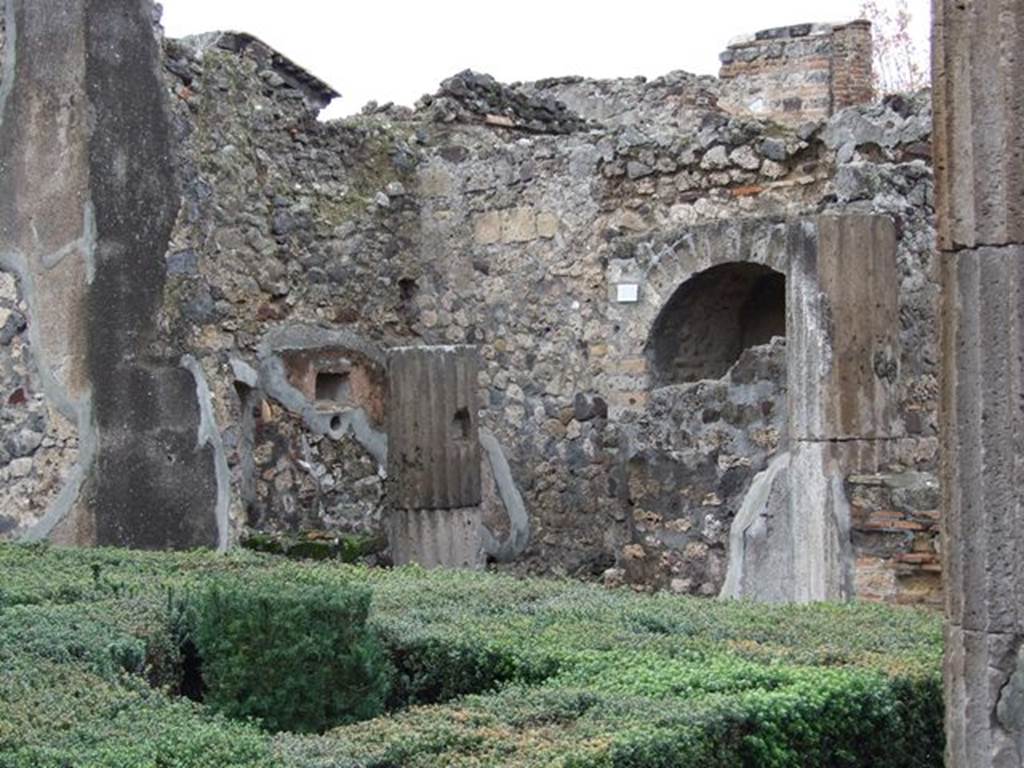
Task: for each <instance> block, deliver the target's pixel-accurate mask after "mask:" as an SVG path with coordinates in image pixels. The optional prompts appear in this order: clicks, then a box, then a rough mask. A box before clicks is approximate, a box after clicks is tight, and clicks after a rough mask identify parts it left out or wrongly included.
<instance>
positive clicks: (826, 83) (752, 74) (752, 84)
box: [720, 21, 873, 126]
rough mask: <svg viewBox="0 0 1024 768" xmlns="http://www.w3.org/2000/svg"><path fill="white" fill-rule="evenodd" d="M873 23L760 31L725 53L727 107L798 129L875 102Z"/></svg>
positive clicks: (724, 102) (805, 25) (723, 103)
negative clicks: (840, 112)
mask: <svg viewBox="0 0 1024 768" xmlns="http://www.w3.org/2000/svg"><path fill="white" fill-rule="evenodd" d="M871 59H872V44H871V23H870V22H868V21H854V22H850V23H849V24H799V25H796V26H790V27H777V28H775V29H767V30H764V31H763V32H758V33H757V34H756V35H754V36H753V37H751V38H743V39H740V40H737V41H735V42H733V43H731V44H730V45H729V47H728V48H727V49H726V50H725V52H724V53H722V55H721V61H722V68H721V73H720V77H721V79H722V85H723V88H722V92H723V98H722V101H721V105H722V106H723V107H724V108H725V109H729V110H733V111H737V112H741V113H743V112H746V113H749V114H753V115H755V116H757V117H759V118H762V119H765V120H775V121H777V122H780V123H783V124H785V125H793V126H797V125H799V124H800V123H801V122H803V121H805V120H820V119H823V118H827V117H829V116H830V115H833V114H834V113H836V112H837V111H839V110H841V109H844V108H846V107H850V106H854V105H856V104H865V103H868V102H870V101H871V99H872V94H873V85H872V76H871Z"/></svg>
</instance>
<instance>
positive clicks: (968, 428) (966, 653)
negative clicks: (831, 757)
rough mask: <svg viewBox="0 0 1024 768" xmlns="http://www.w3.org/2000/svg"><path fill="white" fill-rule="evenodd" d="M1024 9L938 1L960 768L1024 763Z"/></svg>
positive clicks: (946, 507)
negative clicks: (1023, 644)
mask: <svg viewBox="0 0 1024 768" xmlns="http://www.w3.org/2000/svg"><path fill="white" fill-rule="evenodd" d="M1022 35H1024V5H1021V3H1020V1H1019V0H971V1H969V2H964V0H934V46H933V57H934V69H933V78H934V97H935V134H934V135H935V159H936V166H935V172H936V182H937V208H938V213H939V244H940V247H941V249H942V252H943V296H944V306H943V398H942V404H943V422H942V428H943V450H944V454H943V495H944V499H943V513H944V514H943V518H944V520H943V526H944V555H945V561H946V562H945V569H944V570H945V573H946V596H947V597H946V613H947V629H946V660H945V698H946V735H947V748H946V756H947V765H948V766H951V767H952V768H964V767H966V766H970V767H971V768H983V767H984V768H989V767H990V766H1020V765H1022V758H1024V658H1022V656H1021V641H1022V639H1024V511H1022V509H1021V500H1022V495H1024V490H1022V483H1024V445H1022V440H1024V413H1022V405H1024V403H1022V395H1024V387H1022V374H1024V344H1022V330H1024V301H1022V299H1024V296H1022V286H1024V265H1022V260H1024V215H1022V213H1024V210H1022V209H1024V37H1022Z"/></svg>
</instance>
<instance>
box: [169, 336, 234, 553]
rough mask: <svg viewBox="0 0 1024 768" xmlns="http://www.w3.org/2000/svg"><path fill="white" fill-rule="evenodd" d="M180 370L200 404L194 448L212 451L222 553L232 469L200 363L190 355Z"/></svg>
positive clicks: (219, 545)
mask: <svg viewBox="0 0 1024 768" xmlns="http://www.w3.org/2000/svg"><path fill="white" fill-rule="evenodd" d="M181 367H182V368H184V369H185V370H187V371H188V372H189V373H191V374H192V377H193V378H194V379H195V381H196V401H197V402H198V404H199V429H198V434H197V436H196V448H197V449H199V448H203V447H205V446H209V447H210V448H211V449H213V462H214V471H215V474H216V479H217V506H216V507H215V509H214V514H215V515H216V517H217V549H218V550H219V551H221V552H224V551H226V550H227V548H228V509H229V507H230V506H231V470H230V469H229V468H228V460H227V456H226V455H225V453H224V442H223V440H222V439H221V435H220V429H218V428H217V418H216V416H214V413H213V396H212V395H211V394H210V388H209V386H208V385H207V383H206V376H205V375H204V374H203V369H202V367H201V366H200V365H199V361H198V360H196V359H195V358H194V357H192V355H185V356H184V357H182V358H181Z"/></svg>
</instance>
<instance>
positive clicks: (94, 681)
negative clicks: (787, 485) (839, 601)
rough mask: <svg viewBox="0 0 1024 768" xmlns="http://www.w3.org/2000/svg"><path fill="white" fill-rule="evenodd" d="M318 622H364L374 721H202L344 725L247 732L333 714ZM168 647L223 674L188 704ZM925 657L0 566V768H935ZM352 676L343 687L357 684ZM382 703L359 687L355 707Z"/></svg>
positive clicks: (72, 564)
mask: <svg viewBox="0 0 1024 768" xmlns="http://www.w3.org/2000/svg"><path fill="white" fill-rule="evenodd" d="M371 592H372V600H370V594H371ZM182 604H184V605H185V606H186V607H187V610H186V611H185V612H184V613H182V611H181V608H180V606H181V605H182ZM367 606H369V608H368V612H367ZM261 611H263V612H265V619H260V618H259V617H260V616H261V613H260V612H261ZM341 614H344V615H346V616H350V617H352V621H351V622H348V623H352V624H353V626H355V625H359V624H361V619H363V618H365V619H366V626H367V627H368V628H369V630H372V632H373V633H375V634H376V635H377V636H378V637H379V638H380V639H381V642H382V644H383V647H384V653H385V655H386V656H387V657H388V658H389V659H390V662H391V664H393V665H394V668H395V677H394V680H393V684H392V687H391V691H390V695H389V698H388V706H389V707H390V709H391V711H390V712H389V713H387V714H386V715H382V716H379V717H376V718H374V719H371V720H367V721H363V722H354V723H352V724H349V725H345V726H343V727H339V728H335V729H333V730H329V731H327V732H326V733H325V734H323V735H314V734H305V735H304V734H300V733H288V732H280V733H272V732H271V731H270V730H268V729H267V728H266V727H261V726H260V724H259V723H258V722H256V721H253V720H245V719H240V718H238V717H227V716H226V714H225V712H227V711H230V712H231V713H232V714H233V715H240V714H254V715H257V716H261V717H263V718H264V722H265V725H266V726H271V727H273V728H280V727H291V728H294V729H296V730H297V729H299V728H310V729H313V730H319V728H321V727H324V726H325V725H326V724H327V723H329V722H330V721H331V719H332V718H334V717H337V718H339V719H344V718H355V717H360V716H362V715H364V714H367V711H362V712H357V711H356V709H355V708H351V707H350V708H346V705H345V704H342V705H339V706H337V708H336V709H335V714H333V715H330V716H329V717H328V716H324V717H323V718H322V719H319V720H317V721H316V723H315V724H313V720H311V718H314V717H316V716H318V715H319V714H320V712H321V710H320V709H318V710H317V711H316V712H315V713H313V714H309V713H307V712H303V713H302V714H301V716H300V717H299V720H296V721H290V722H288V723H285V722H280V721H279V722H274V721H272V720H271V715H268V714H267V713H268V711H270V710H272V711H273V712H283V711H287V710H288V709H289V706H290V705H289V704H288V703H287V702H288V701H291V700H294V699H296V698H298V699H299V700H300V701H301V696H302V695H303V694H305V695H306V697H307V698H308V699H309V700H315V701H317V702H319V703H320V704H321V705H323V704H324V703H325V702H331V701H334V699H332V696H334V695H337V696H339V697H340V699H339V700H341V701H342V702H344V701H345V700H346V699H345V693H344V691H346V690H348V691H350V690H351V682H352V677H351V676H350V675H349V674H348V672H340V673H338V674H337V676H332V675H331V674H326V675H324V677H323V679H322V680H320V681H318V682H317V681H314V682H312V683H311V682H308V678H307V677H306V675H307V674H308V673H309V671H310V670H315V669H319V666H318V664H317V663H316V661H320V660H321V659H322V658H326V657H325V654H327V651H326V650H325V648H326V647H327V646H331V647H339V644H341V645H342V646H344V645H345V643H347V642H350V641H352V637H353V635H351V634H350V635H348V636H346V637H344V638H342V639H338V638H337V637H336V636H335V638H334V639H332V640H330V641H328V642H324V643H321V642H319V641H318V640H315V639H310V638H311V636H315V637H321V638H325V637H328V636H331V635H332V633H333V632H335V631H336V630H337V627H338V617H339V615H341ZM270 615H275V616H278V617H279V620H273V621H271V620H269V618H266V617H269V616H270ZM199 617H203V618H202V619H201V620H200V618H199ZM202 622H205V624H204V623H202ZM183 627H184V628H185V629H188V628H191V629H192V631H193V633H194V637H195V639H196V641H197V645H200V646H203V648H204V649H205V650H204V651H203V652H202V653H201V655H202V656H203V657H204V662H206V663H207V664H208V665H210V666H209V667H208V668H207V669H205V670H204V675H210V674H214V676H216V675H219V674H220V673H219V672H218V673H215V672H214V670H215V669H217V668H218V666H219V665H221V664H223V665H224V669H225V670H226V673H225V675H224V677H223V678H221V679H222V680H224V681H227V682H225V683H224V687H223V689H222V693H218V694H217V695H216V696H214V694H213V687H212V686H211V688H210V690H209V691H208V692H207V702H206V703H205V704H201V705H200V704H195V703H192V702H190V701H187V700H185V699H182V698H181V697H179V696H176V695H175V694H176V690H177V686H178V685H179V683H180V679H179V678H180V672H181V668H182V661H183V659H182V658H181V654H180V646H179V642H178V641H179V640H180V633H181V632H182V628H183ZM261 634H262V636H264V637H267V636H269V637H271V638H273V641H272V642H271V643H270V644H269V646H268V645H267V644H266V643H259V642H256V641H255V640H254V638H255V637H257V636H260V635H261ZM356 634H358V633H356ZM229 636H230V637H232V638H233V639H232V641H231V642H227V638H228V637H229ZM221 642H223V643H224V644H223V646H220V645H218V643H221ZM357 644H358V643H357ZM270 646H273V647H274V648H276V650H270ZM941 653H942V644H941V623H940V621H939V618H938V617H936V616H934V615H932V614H929V613H926V612H922V611H918V610H910V609H895V608H888V607H884V606H878V605H865V604H844V605H829V604H824V605H814V606H757V605H751V604H746V603H728V602H719V601H707V600H697V599H690V598H683V597H675V596H671V595H653V596H642V595H635V594H632V593H631V592H629V591H623V590H616V591H608V590H604V589H601V588H599V587H595V586H590V585H584V584H578V583H573V582H567V581H554V580H539V579H513V578H509V577H504V576H498V575H493V574H478V573H466V572H444V571H431V572H426V571H423V570H420V569H417V568H404V569H396V570H391V571H388V570H368V569H364V568H358V567H353V566H346V565H342V564H337V563H308V562H296V561H289V560H286V559H284V558H281V557H273V556H269V555H260V554H254V553H232V554H229V555H227V556H217V555H213V554H200V553H190V554H178V555H174V554H146V553H129V552H122V551H116V550H89V551H74V552H71V551H61V550H57V549H52V548H48V547H38V546H33V547H15V546H0V768H8V766H11V767H12V768H13V766H18V768H22V767H23V766H24V767H28V768H32V767H33V766H40V768H51V766H52V767H53V768H57V767H58V766H61V767H62V766H66V765H73V766H75V768H114V767H115V766H116V767H118V768H120V767H121V766H124V767H125V768H128V766H131V767H132V768H134V767H135V766H143V768H156V766H173V767H174V768H179V767H180V768H213V766H222V765H223V766H238V767H239V768H241V767H242V766H252V767H253V768H255V767H256V766H260V767H262V766H288V767H289V768H293V767H297V768H398V767H401V768H427V767H428V766H451V767H452V768H481V767H482V766H498V765H501V766H511V767H513V768H540V767H541V766H562V768H613V767H619V768H622V767H633V766H637V767H639V766H644V768H649V767H652V766H666V767H668V766H672V767H673V768H675V767H677V766H678V768H683V767H684V766H702V767H703V766H710V767H711V768H715V767H716V766H722V767H723V768H724V766H750V767H751V768H753V767H755V766H757V767H759V768H760V767H761V766H766V767H768V768H771V767H773V766H780V767H781V766H802V767H807V768H810V767H816V766H820V767H821V768H826V767H827V768H835V767H839V768H842V767H844V766H863V767H864V768H867V766H872V768H878V767H881V768H925V767H926V766H935V767H936V768H937V767H938V766H941V764H942V748H943V744H942V700H941V675H940V661H941ZM343 656H344V655H343ZM207 657H208V658H209V659H211V660H212V659H219V661H206V658H207ZM347 658H349V659H350V660H352V659H355V658H357V656H349V657H347ZM367 658H374V659H378V660H379V656H376V655H375V654H374V653H373V652H370V654H369V657H367ZM311 660H316V661H311ZM363 661H366V662H367V663H366V665H365V667H364V670H365V671H366V674H365V675H364V676H363V678H362V679H363V680H364V681H370V680H379V678H378V677H377V676H376V675H375V674H374V673H373V672H372V671H370V670H378V671H379V669H380V667H379V666H377V663H376V661H374V662H369V661H367V659H363ZM343 666H344V667H345V668H346V669H348V670H349V672H351V671H352V665H343ZM356 666H358V664H356ZM274 675H279V678H278V679H279V680H281V681H283V682H281V683H280V687H279V684H271V683H270V679H271V678H272V677H273V676H274ZM356 677H357V678H359V676H358V675H357V676H356ZM300 679H303V680H307V682H304V683H302V684H301V685H300V684H298V683H297V681H298V680H300ZM260 686H263V687H262V688H260ZM311 686H312V687H311ZM383 687H384V686H383V684H381V685H380V687H379V688H373V687H372V686H371V688H372V690H374V691H375V692H376V693H374V694H373V695H372V696H371V698H374V699H375V701H376V704H375V706H379V703H380V701H381V699H380V697H381V696H383ZM243 690H246V691H249V690H260V691H262V693H260V694H259V695H257V696H252V695H250V694H249V693H245V694H242V693H241V691H243ZM278 696H280V698H277V697H278ZM215 698H216V699H217V700H218V703H217V704H216V705H214V699H215ZM264 699H265V701H266V702H271V703H270V704H269V706H265V707H264V708H263V709H262V710H259V711H254V710H252V709H248V710H245V709H241V708H239V709H232V704H231V702H236V703H237V702H238V701H246V702H249V703H250V705H251V704H252V702H256V701H260V700H264ZM348 701H349V702H350V703H351V699H348ZM224 702H227V703H226V704H225V703H224ZM330 706H332V707H333V706H335V705H333V704H332V705H330Z"/></svg>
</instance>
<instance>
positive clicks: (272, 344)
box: [260, 325, 386, 368]
mask: <svg viewBox="0 0 1024 768" xmlns="http://www.w3.org/2000/svg"><path fill="white" fill-rule="evenodd" d="M323 347H344V348H346V349H351V350H353V351H355V352H359V353H360V354H362V355H364V356H365V357H367V358H368V359H369V360H371V361H372V362H374V363H377V364H378V365H380V366H381V367H382V368H383V367H384V366H385V364H386V361H385V356H384V352H383V350H382V349H381V348H380V346H379V345H377V344H373V343H371V342H368V341H366V339H364V338H362V337H361V336H359V335H357V334H355V333H352V332H350V331H346V330H335V329H331V328H321V327H320V326H316V325H282V326H278V327H276V328H272V329H271V330H269V331H268V332H267V334H266V336H264V338H263V341H262V343H261V344H260V357H261V358H265V357H267V356H268V355H269V354H272V353H277V352H285V351H290V350H308V349H321V348H323Z"/></svg>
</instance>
